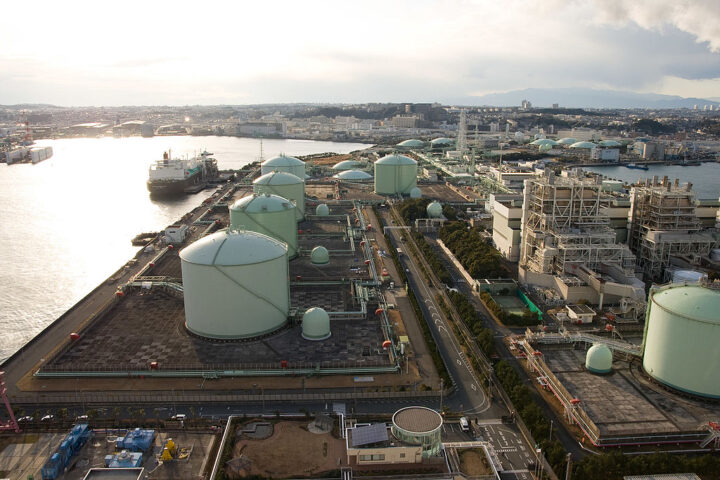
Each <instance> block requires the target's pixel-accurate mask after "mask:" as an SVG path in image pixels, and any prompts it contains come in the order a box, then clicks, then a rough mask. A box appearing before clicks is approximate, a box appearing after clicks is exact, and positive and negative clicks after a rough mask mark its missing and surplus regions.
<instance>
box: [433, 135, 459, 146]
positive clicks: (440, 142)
mask: <svg viewBox="0 0 720 480" xmlns="http://www.w3.org/2000/svg"><path fill="white" fill-rule="evenodd" d="M454 143H455V140H453V139H452V138H447V137H440V138H435V139H433V140H430V145H432V146H433V147H447V146H449V145H452V144H454Z"/></svg>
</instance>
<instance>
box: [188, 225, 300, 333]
mask: <svg viewBox="0 0 720 480" xmlns="http://www.w3.org/2000/svg"><path fill="white" fill-rule="evenodd" d="M180 260H181V265H182V280H183V291H184V300H185V325H186V326H187V328H188V330H190V332H192V333H194V334H196V335H199V336H202V337H208V338H216V339H241V338H251V337H256V336H259V335H263V334H267V333H270V332H273V331H275V330H277V329H278V328H280V327H282V326H283V325H284V324H285V323H286V322H287V317H288V312H289V309H290V282H289V281H288V254H287V246H286V245H285V244H284V243H283V242H280V241H279V240H275V239H274V238H271V237H268V236H267V235H263V234H261V233H256V232H250V231H244V230H240V231H238V230H227V231H221V232H216V233H213V234H212V235H208V236H206V237H204V238H201V239H200V240H198V241H196V242H194V243H192V244H191V245H189V246H188V247H187V248H184V249H183V250H181V251H180Z"/></svg>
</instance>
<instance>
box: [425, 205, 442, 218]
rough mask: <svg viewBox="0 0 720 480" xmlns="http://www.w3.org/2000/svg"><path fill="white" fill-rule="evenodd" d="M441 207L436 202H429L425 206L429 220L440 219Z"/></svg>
mask: <svg viewBox="0 0 720 480" xmlns="http://www.w3.org/2000/svg"><path fill="white" fill-rule="evenodd" d="M442 210H443V208H442V205H440V203H438V202H431V203H429V204H428V206H427V214H428V217H430V218H440V217H442Z"/></svg>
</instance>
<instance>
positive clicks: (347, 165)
mask: <svg viewBox="0 0 720 480" xmlns="http://www.w3.org/2000/svg"><path fill="white" fill-rule="evenodd" d="M360 165H361V163H360V162H358V161H357V160H343V161H342V162H338V163H336V164H335V165H333V166H332V169H333V170H335V171H338V172H342V171H344V170H353V169H355V168H357V167H359V166H360Z"/></svg>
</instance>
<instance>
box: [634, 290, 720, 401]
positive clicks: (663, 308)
mask: <svg viewBox="0 0 720 480" xmlns="http://www.w3.org/2000/svg"><path fill="white" fill-rule="evenodd" d="M718 312H720V292H718V291H717V290H714V289H709V288H705V287H702V286H699V285H674V284H671V285H668V286H664V287H661V288H659V289H657V290H655V289H651V290H650V299H649V300H648V312H647V316H646V319H645V339H644V345H645V351H644V352H643V367H644V368H645V371H646V372H647V373H648V374H649V375H650V376H652V377H653V378H655V379H656V380H658V381H660V382H662V383H664V384H666V385H669V386H670V387H673V388H675V389H677V390H681V391H683V392H687V393H692V394H695V395H700V396H704V397H711V398H720V368H717V367H718V365H720V348H718V345H720V315H719V314H718Z"/></svg>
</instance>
